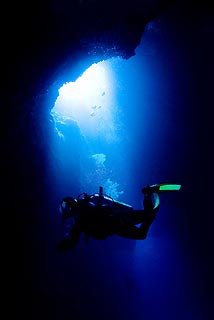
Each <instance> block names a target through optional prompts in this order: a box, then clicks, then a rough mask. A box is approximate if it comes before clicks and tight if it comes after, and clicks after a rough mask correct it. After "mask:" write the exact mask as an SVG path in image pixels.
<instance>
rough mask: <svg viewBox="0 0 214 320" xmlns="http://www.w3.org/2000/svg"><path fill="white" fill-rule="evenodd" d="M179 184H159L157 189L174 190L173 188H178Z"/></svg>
mask: <svg viewBox="0 0 214 320" xmlns="http://www.w3.org/2000/svg"><path fill="white" fill-rule="evenodd" d="M180 188H181V185H180V184H174V183H171V184H166V183H164V184H160V186H159V191H175V190H180Z"/></svg>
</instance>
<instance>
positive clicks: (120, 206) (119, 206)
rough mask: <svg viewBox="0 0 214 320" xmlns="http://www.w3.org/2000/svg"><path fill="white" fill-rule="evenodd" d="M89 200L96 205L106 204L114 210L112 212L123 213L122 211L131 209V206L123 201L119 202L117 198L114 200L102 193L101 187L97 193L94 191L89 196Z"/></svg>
mask: <svg viewBox="0 0 214 320" xmlns="http://www.w3.org/2000/svg"><path fill="white" fill-rule="evenodd" d="M90 200H91V202H93V203H94V204H95V205H96V206H108V207H110V208H112V209H113V210H114V212H116V213H117V210H118V213H124V212H127V211H128V212H130V211H132V210H133V207H132V206H131V205H129V204H126V203H124V202H120V201H117V200H114V199H113V198H111V197H110V196H108V195H106V194H104V193H103V187H102V186H100V187H99V193H95V194H93V195H91V196H90Z"/></svg>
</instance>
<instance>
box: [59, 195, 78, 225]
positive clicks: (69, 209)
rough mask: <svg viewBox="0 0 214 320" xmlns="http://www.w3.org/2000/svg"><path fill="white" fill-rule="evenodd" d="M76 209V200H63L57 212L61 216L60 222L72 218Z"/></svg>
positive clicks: (70, 198) (69, 198)
mask: <svg viewBox="0 0 214 320" xmlns="http://www.w3.org/2000/svg"><path fill="white" fill-rule="evenodd" d="M76 207H77V200H76V199H75V198H73V197H66V198H63V199H62V200H61V201H60V203H59V212H60V213H61V215H62V221H64V220H65V219H67V218H69V217H73V216H74V214H75V211H76V210H75V209H76Z"/></svg>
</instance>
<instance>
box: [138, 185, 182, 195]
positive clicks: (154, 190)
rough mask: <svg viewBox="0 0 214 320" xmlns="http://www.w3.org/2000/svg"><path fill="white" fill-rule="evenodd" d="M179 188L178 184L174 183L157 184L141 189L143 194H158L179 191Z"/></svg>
mask: <svg viewBox="0 0 214 320" xmlns="http://www.w3.org/2000/svg"><path fill="white" fill-rule="evenodd" d="M180 188H181V185H180V184H176V183H159V184H153V185H150V186H146V187H144V188H143V189H142V192H143V193H147V194H148V193H160V192H166V191H179V190H180Z"/></svg>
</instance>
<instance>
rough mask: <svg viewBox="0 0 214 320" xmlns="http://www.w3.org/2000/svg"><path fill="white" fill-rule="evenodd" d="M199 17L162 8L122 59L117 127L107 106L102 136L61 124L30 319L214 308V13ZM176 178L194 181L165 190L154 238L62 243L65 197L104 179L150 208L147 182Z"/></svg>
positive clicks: (191, 314)
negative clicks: (213, 167) (144, 192)
mask: <svg viewBox="0 0 214 320" xmlns="http://www.w3.org/2000/svg"><path fill="white" fill-rule="evenodd" d="M175 20H176V21H175ZM190 20H191V19H190V17H181V16H179V15H178V16H176V17H174V18H173V17H171V16H170V17H168V16H163V17H161V18H160V21H159V22H157V23H154V24H153V25H150V26H149V28H148V30H147V31H145V34H144V36H143V37H142V42H141V44H140V45H139V47H138V48H137V49H136V55H135V56H134V57H132V58H131V59H129V60H128V61H122V60H121V59H119V58H118V59H113V60H112V61H111V63H110V66H111V68H112V69H111V70H112V74H113V76H114V77H113V79H114V80H113V89H114V95H113V96H114V100H113V102H112V100H111V104H112V110H113V111H112V112H113V117H114V120H115V121H114V122H113V129H114V130H112V131H111V130H110V129H109V127H108V126H107V129H109V130H110V132H111V135H110V136H109V135H108V130H107V129H106V127H105V125H106V123H105V117H104V122H103V123H102V126H101V129H99V130H100V131H99V134H98V136H96V135H93V134H91V133H90V134H88V135H87V130H86V131H84V132H82V128H81V127H80V126H79V125H78V122H77V123H69V125H65V124H63V125H61V127H60V124H58V130H59V131H61V133H62V134H63V138H62V137H61V138H60V137H59V135H58V134H56V133H53V135H52V140H51V142H50V143H51V144H52V147H51V148H50V149H51V150H52V156H53V157H52V159H54V160H53V163H50V168H51V169H50V172H52V176H51V179H52V183H51V184H52V185H51V190H52V196H51V197H50V199H49V200H48V201H46V205H45V206H44V207H43V211H44V215H46V217H45V219H44V220H43V219H41V221H42V223H41V221H40V223H38V225H37V232H36V231H35V233H36V239H37V242H36V245H35V249H34V254H32V252H26V256H27V255H28V254H29V260H27V258H26V260H27V262H26V264H25V266H26V269H27V266H28V265H29V266H31V268H32V265H33V268H32V270H33V271H32V272H31V273H30V274H29V273H28V272H26V273H24V274H25V276H24V277H26V279H23V281H24V282H25V283H27V285H26V291H28V290H29V297H30V298H29V297H28V299H29V300H30V301H31V302H30V305H31V307H29V318H32V319H38V318H42V319H84V318H88V317H90V318H91V319H124V320H126V319H127V320H128V319H146V320H150V319H152V320H153V319H165V320H168V319H176V320H177V319H179V320H180V319H182V320H186V319H188V320H189V319H194V320H199V319H206V320H207V319H211V312H212V305H213V300H212V298H213V291H212V289H213V286H212V281H213V275H212V256H213V252H212V251H213V248H212V245H211V243H212V242H213V240H212V242H211V236H210V232H211V231H212V229H211V226H209V225H208V224H209V223H208V224H207V221H208V222H209V221H210V220H211V221H213V218H212V217H210V214H211V211H210V209H209V204H206V202H205V200H206V193H204V189H203V191H201V190H202V189H200V187H199V186H201V185H202V184H203V185H204V184H206V183H207V182H208V180H209V179H208V176H209V173H208V172H207V167H208V161H206V156H207V152H208V151H209V150H207V149H206V147H205V145H204V140H206V141H207V142H208V143H209V141H210V138H209V134H208V127H209V126H210V124H211V123H210V119H209V116H208V110H209V108H208V105H207V103H206V102H208V98H207V95H205V92H206V91H208V95H210V96H211V94H210V91H209V87H210V84H209V82H210V81H211V79H210V78H209V73H208V74H207V73H206V72H205V68H209V64H208V62H207V60H206V59H209V57H210V56H209V55H210V51H209V50H208V48H210V43H209V38H208V36H207V34H205V38H203V39H202V38H201V37H202V36H203V35H204V32H205V31H206V32H208V31H209V33H211V31H210V25H211V24H209V19H208V18H207V19H203V23H202V21H201V22H200V23H199V22H198V20H197V19H196V20H195V21H194V22H195V23H194V22H193V21H190ZM196 22H197V23H196ZM198 42H200V45H199V43H198ZM202 65H203V66H202ZM205 75H206V76H205ZM204 82H206V84H207V85H206V86H205V85H204ZM106 95H107V92H106ZM106 99H107V98H106ZM202 99H203V100H202ZM114 107H115V108H116V112H115V111H114V110H115V109H114ZM98 111H102V109H100V110H97V112H98ZM108 124H109V123H108ZM102 128H104V129H105V130H104V133H105V135H104V134H103V135H102ZM111 129H112V128H111ZM100 154H102V156H100ZM94 155H99V156H98V162H96V161H95V160H96V159H97V158H96V157H93V156H94ZM103 155H104V156H105V161H104V162H102V160H103ZM202 167H203V168H204V169H203V174H202ZM108 179H110V180H108ZM164 181H169V182H175V183H180V184H181V185H182V188H181V190H180V192H178V193H174V194H163V195H161V206H160V211H159V213H158V216H157V219H156V220H155V222H154V223H153V225H152V226H151V229H150V231H149V234H148V238H147V239H146V240H144V241H139V240H138V241H134V240H129V239H120V238H118V237H116V236H115V237H111V238H108V239H107V240H105V241H95V240H91V241H90V242H89V244H88V245H86V244H85V243H84V240H83V239H82V238H81V240H80V243H79V245H78V246H77V247H76V248H74V249H73V250H72V251H68V252H65V253H63V254H59V253H57V252H56V250H55V249H56V245H57V243H58V241H60V240H61V237H62V236H63V230H62V225H61V221H60V216H59V214H58V211H57V205H58V201H59V200H60V199H61V198H62V197H64V196H66V195H73V196H77V195H78V194H79V193H81V192H88V193H92V192H97V191H98V188H99V186H100V185H103V184H104V188H105V191H106V193H109V192H112V194H113V195H114V196H116V197H117V198H118V200H121V201H124V202H126V203H129V204H131V205H133V206H134V207H136V208H140V207H141V188H142V187H143V186H144V185H146V184H150V183H151V184H152V183H159V182H164ZM208 194H209V191H208ZM46 206H47V207H48V213H47V210H46V209H47V208H46ZM207 209H209V210H207ZM205 215H206V217H207V216H209V217H210V218H209V219H210V220H209V219H207V218H206V221H205V220H204V216H205ZM35 230H36V228H35ZM41 248H42V249H41ZM28 277H29V279H28ZM21 285H22V279H20V286H21ZM25 294H26V292H25ZM25 294H24V296H25ZM28 299H27V302H29V301H28ZM20 300H21V298H20ZM24 303H25V301H23V304H24ZM19 308H20V309H21V308H22V305H21V304H20V305H19ZM26 310H28V307H27V309H26Z"/></svg>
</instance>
